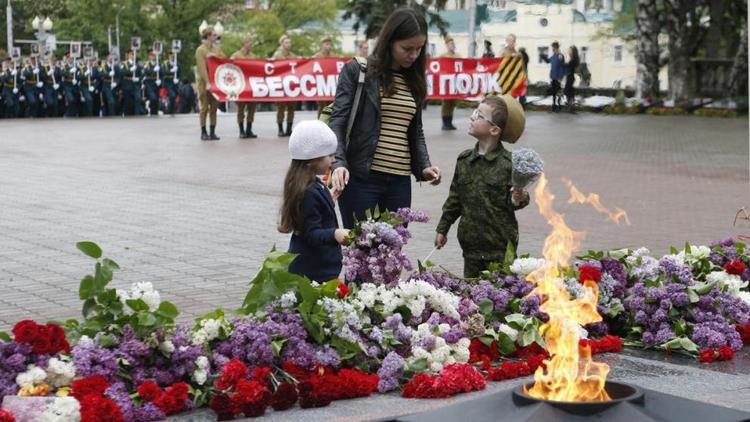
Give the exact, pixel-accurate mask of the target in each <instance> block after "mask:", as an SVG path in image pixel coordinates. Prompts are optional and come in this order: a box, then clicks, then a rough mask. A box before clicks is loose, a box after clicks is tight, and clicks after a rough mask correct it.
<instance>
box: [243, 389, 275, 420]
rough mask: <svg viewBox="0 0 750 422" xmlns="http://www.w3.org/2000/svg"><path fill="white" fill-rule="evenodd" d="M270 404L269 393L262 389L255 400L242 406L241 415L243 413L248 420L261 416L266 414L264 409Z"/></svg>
mask: <svg viewBox="0 0 750 422" xmlns="http://www.w3.org/2000/svg"><path fill="white" fill-rule="evenodd" d="M270 402H271V392H270V391H268V389H266V388H265V387H263V390H262V392H261V393H260V395H259V396H258V397H257V399H256V400H253V401H250V402H247V403H245V404H243V405H242V413H244V414H245V416H247V417H248V418H257V417H259V416H263V414H264V413H266V408H267V407H268V404H269V403H270Z"/></svg>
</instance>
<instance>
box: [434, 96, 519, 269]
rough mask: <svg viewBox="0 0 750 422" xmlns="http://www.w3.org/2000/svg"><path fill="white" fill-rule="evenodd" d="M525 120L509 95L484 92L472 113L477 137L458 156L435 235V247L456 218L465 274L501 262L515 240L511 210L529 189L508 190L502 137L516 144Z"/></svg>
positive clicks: (471, 132)
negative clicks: (473, 142) (475, 142)
mask: <svg viewBox="0 0 750 422" xmlns="http://www.w3.org/2000/svg"><path fill="white" fill-rule="evenodd" d="M525 124H526V118H525V116H524V113H523V108H522V107H521V104H519V103H518V101H516V99H515V98H513V97H511V96H510V95H503V96H495V95H491V96H488V97H487V98H485V99H484V100H483V101H482V103H481V104H480V105H479V107H478V108H477V109H476V110H474V113H472V115H471V124H470V125H469V135H471V136H473V137H474V138H476V139H477V141H478V142H477V144H476V145H475V146H474V148H473V149H468V150H466V151H464V152H462V153H461V154H459V156H458V160H457V162H456V172H455V173H454V175H453V181H452V182H451V187H450V193H449V194H448V199H446V200H445V204H443V215H442V216H441V217H440V222H439V223H438V226H437V236H436V237H435V246H436V247H437V248H442V247H443V246H445V243H446V242H447V241H448V239H447V237H446V235H447V234H448V230H449V229H450V227H451V225H453V223H454V222H455V221H456V220H457V219H458V218H459V217H461V221H460V222H459V224H458V242H459V244H460V245H461V249H462V250H463V256H464V277H466V278H474V277H478V276H479V273H480V272H481V271H483V270H484V269H486V268H487V265H488V264H489V263H490V262H499V261H502V260H503V258H504V257H505V249H506V248H507V246H508V244H512V245H513V246H514V247H515V246H517V245H518V222H517V221H516V216H515V210H518V209H521V208H523V207H525V206H527V205H528V204H529V194H528V192H526V191H520V192H516V191H512V190H511V188H510V186H511V173H512V171H513V169H512V161H511V157H512V156H511V153H510V151H508V150H506V149H505V148H503V145H502V144H501V141H505V142H508V143H515V142H516V141H517V140H518V138H519V137H520V136H521V134H522V133H523V130H524V126H525Z"/></svg>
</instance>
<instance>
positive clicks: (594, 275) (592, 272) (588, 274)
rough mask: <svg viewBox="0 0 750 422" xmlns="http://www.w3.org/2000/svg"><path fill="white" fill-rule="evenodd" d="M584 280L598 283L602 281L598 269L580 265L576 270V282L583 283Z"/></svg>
mask: <svg viewBox="0 0 750 422" xmlns="http://www.w3.org/2000/svg"><path fill="white" fill-rule="evenodd" d="M586 280H591V281H595V282H597V283H598V282H600V281H601V280H602V272H601V271H599V269H598V268H596V267H593V266H591V265H581V267H580V268H579V269H578V281H580V282H581V283H583V282H584V281H586Z"/></svg>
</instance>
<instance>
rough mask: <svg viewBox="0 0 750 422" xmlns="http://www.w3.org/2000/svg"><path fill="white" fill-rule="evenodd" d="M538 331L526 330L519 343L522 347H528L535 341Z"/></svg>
mask: <svg viewBox="0 0 750 422" xmlns="http://www.w3.org/2000/svg"><path fill="white" fill-rule="evenodd" d="M537 336H538V333H537V332H536V330H526V331H524V332H523V334H522V335H521V337H520V341H519V342H518V344H519V345H520V346H521V347H526V346H528V345H529V344H531V343H534V342H535V341H536V339H537Z"/></svg>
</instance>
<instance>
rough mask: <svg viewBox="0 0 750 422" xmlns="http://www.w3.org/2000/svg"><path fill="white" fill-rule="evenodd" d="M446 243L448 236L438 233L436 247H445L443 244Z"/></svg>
mask: <svg viewBox="0 0 750 422" xmlns="http://www.w3.org/2000/svg"><path fill="white" fill-rule="evenodd" d="M446 243H448V238H447V237H446V236H445V235H444V234H441V233H438V234H437V235H436V236H435V247H436V248H438V249H443V246H445V244H446Z"/></svg>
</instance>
